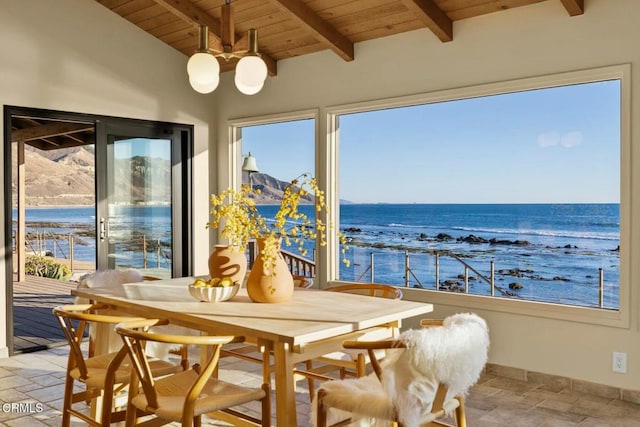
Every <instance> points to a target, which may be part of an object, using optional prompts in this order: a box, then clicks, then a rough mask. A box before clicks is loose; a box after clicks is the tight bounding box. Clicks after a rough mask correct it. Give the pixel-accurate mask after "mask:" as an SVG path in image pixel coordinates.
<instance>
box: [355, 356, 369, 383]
mask: <svg viewBox="0 0 640 427" xmlns="http://www.w3.org/2000/svg"><path fill="white" fill-rule="evenodd" d="M366 362H367V361H366V360H365V357H364V354H362V353H359V354H358V358H357V360H356V377H357V378H360V377H364V376H366V375H367V363H366Z"/></svg>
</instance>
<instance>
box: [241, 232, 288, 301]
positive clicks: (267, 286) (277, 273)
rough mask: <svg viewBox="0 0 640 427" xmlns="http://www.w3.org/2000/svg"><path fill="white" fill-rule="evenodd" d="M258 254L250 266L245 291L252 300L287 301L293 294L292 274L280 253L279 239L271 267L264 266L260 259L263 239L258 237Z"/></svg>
mask: <svg viewBox="0 0 640 427" xmlns="http://www.w3.org/2000/svg"><path fill="white" fill-rule="evenodd" d="M257 242H258V256H257V257H256V260H255V262H254V264H253V267H251V272H250V273H249V278H248V279H247V293H248V294H249V298H251V300H252V301H253V302H270V303H275V302H284V301H289V300H290V299H291V297H292V296H293V276H292V275H291V272H290V271H289V269H288V268H287V263H286V262H285V261H284V258H283V257H282V254H281V253H280V240H278V250H277V252H276V253H277V255H276V262H275V266H274V267H273V269H271V268H265V265H264V262H263V260H262V255H261V254H262V249H263V248H264V240H263V239H258V240H257Z"/></svg>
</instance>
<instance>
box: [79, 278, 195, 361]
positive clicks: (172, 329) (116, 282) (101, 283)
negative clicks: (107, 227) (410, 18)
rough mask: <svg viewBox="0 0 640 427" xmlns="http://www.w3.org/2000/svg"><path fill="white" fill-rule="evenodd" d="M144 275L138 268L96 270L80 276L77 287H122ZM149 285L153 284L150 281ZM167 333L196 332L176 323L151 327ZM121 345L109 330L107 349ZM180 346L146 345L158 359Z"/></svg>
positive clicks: (80, 300)
mask: <svg viewBox="0 0 640 427" xmlns="http://www.w3.org/2000/svg"><path fill="white" fill-rule="evenodd" d="M143 279H144V276H143V275H142V273H140V272H139V271H138V270H134V269H129V270H104V271H96V272H94V273H89V274H85V275H84V276H82V277H81V278H80V283H79V284H78V288H108V289H122V285H123V284H125V283H136V282H142V281H143ZM149 286H153V283H150V284H149ZM88 302H89V301H87V300H84V299H82V298H76V303H77V304H87V303H88ZM152 329H156V330H158V332H160V331H161V332H163V333H167V334H177V335H193V334H197V332H196V331H193V330H191V329H187V328H183V327H181V326H176V325H168V326H160V327H157V328H152ZM90 334H91V338H93V339H95V335H94V334H95V331H94V330H93V328H92V329H91V331H90ZM120 347H122V339H121V338H120V336H119V335H118V334H117V333H116V332H115V331H113V330H112V331H111V333H110V334H109V351H117V350H118V349H119V348H120ZM177 348H180V346H179V345H173V346H172V345H170V344H164V343H157V342H150V343H149V344H148V346H147V350H148V352H149V354H152V355H153V356H154V357H157V358H159V359H164V360H167V359H168V358H169V352H170V351H171V350H172V349H177Z"/></svg>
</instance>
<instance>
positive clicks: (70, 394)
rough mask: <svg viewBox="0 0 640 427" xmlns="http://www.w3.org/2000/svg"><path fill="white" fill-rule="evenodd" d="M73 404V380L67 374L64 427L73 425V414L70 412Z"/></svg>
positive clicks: (63, 406) (63, 409)
mask: <svg viewBox="0 0 640 427" xmlns="http://www.w3.org/2000/svg"><path fill="white" fill-rule="evenodd" d="M72 404H73V378H72V377H71V376H70V375H69V374H68V373H67V377H66V379H65V382H64V403H63V405H62V427H69V425H70V424H71V414H70V413H69V410H70V409H71V405H72Z"/></svg>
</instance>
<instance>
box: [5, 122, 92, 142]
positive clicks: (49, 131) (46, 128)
mask: <svg viewBox="0 0 640 427" xmlns="http://www.w3.org/2000/svg"><path fill="white" fill-rule="evenodd" d="M87 131H93V125H88V124H85V123H68V122H56V123H48V124H46V125H40V126H34V127H29V128H24V129H18V130H12V131H11V141H13V142H15V141H25V142H26V141H33V140H34V139H43V138H51V137H54V136H60V135H68V134H71V133H78V132H87Z"/></svg>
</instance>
